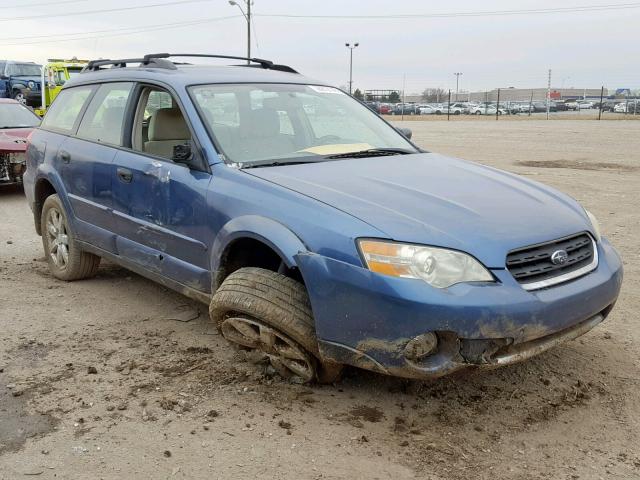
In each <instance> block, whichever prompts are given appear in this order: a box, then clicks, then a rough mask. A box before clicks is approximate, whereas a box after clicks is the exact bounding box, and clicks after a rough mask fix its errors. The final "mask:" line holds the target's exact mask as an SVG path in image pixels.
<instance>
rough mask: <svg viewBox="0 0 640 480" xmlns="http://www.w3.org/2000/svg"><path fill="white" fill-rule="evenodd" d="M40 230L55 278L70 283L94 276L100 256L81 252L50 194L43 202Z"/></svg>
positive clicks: (65, 215)
mask: <svg viewBox="0 0 640 480" xmlns="http://www.w3.org/2000/svg"><path fill="white" fill-rule="evenodd" d="M40 228H41V229H42V230H41V231H42V246H43V247H44V254H45V257H46V258H47V263H48V264H49V270H50V271H51V273H52V274H53V276H54V277H56V278H59V279H60V280H65V281H67V282H70V281H73V280H81V279H83V278H90V277H93V276H94V275H95V274H96V272H97V271H98V267H99V266H100V257H98V256H97V255H93V254H91V253H88V252H83V251H82V250H81V249H80V247H79V245H78V243H77V242H76V240H75V235H74V234H73V232H72V231H71V228H70V227H69V221H68V219H67V214H66V212H65V210H64V207H63V206H62V202H61V201H60V198H59V197H58V195H51V196H49V197H47V199H46V200H45V202H44V205H43V207H42V216H41V217H40Z"/></svg>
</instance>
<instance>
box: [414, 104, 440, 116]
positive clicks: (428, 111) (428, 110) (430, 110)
mask: <svg viewBox="0 0 640 480" xmlns="http://www.w3.org/2000/svg"><path fill="white" fill-rule="evenodd" d="M418 112H420V115H435V113H436V107H434V106H433V105H422V106H421V107H420V108H419V109H418Z"/></svg>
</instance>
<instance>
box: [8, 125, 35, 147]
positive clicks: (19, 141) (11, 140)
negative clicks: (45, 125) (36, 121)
mask: <svg viewBox="0 0 640 480" xmlns="http://www.w3.org/2000/svg"><path fill="white" fill-rule="evenodd" d="M32 131H33V128H5V129H0V151H2V152H24V151H26V150H27V137H28V136H29V134H30V133H31V132H32Z"/></svg>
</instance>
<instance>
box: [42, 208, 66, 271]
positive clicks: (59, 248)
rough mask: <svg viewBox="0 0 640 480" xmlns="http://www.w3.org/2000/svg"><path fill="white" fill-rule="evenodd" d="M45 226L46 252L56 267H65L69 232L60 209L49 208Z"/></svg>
mask: <svg viewBox="0 0 640 480" xmlns="http://www.w3.org/2000/svg"><path fill="white" fill-rule="evenodd" d="M46 227H47V232H46V235H47V246H48V252H47V253H48V255H49V257H51V260H52V261H53V263H54V265H55V266H56V267H58V268H60V269H65V268H66V267H67V264H68V263H69V234H68V232H67V226H66V224H65V221H64V217H63V216H62V213H61V212H60V210H58V209H57V208H55V207H52V208H50V209H49V211H48V212H47V224H46Z"/></svg>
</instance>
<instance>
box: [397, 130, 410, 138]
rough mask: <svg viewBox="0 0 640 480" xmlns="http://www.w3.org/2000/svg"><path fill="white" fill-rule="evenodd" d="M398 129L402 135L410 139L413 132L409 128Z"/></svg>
mask: <svg viewBox="0 0 640 480" xmlns="http://www.w3.org/2000/svg"><path fill="white" fill-rule="evenodd" d="M398 131H399V132H400V133H401V134H402V135H404V136H405V137H407V138H408V139H409V140H411V137H412V136H413V132H412V131H411V129H410V128H398Z"/></svg>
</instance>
